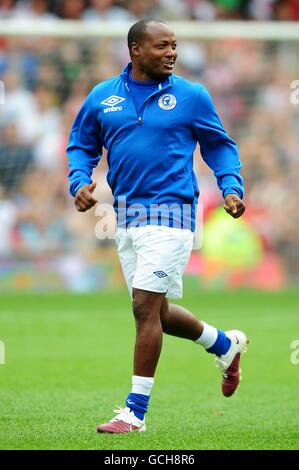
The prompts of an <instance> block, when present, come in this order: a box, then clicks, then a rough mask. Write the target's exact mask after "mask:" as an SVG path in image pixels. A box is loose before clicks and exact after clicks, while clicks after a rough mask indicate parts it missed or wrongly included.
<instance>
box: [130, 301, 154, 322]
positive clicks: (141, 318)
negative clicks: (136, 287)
mask: <svg viewBox="0 0 299 470" xmlns="http://www.w3.org/2000/svg"><path fill="white" fill-rule="evenodd" d="M132 308H133V313H134V317H135V320H136V322H137V323H144V322H146V321H148V320H149V318H150V317H151V312H150V308H149V306H148V304H147V303H146V302H144V301H143V300H141V299H139V298H138V297H135V298H133V302H132Z"/></svg>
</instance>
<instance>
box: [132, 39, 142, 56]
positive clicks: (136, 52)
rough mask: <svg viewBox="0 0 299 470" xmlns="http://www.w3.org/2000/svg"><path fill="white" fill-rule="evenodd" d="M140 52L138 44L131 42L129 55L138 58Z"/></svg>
mask: <svg viewBox="0 0 299 470" xmlns="http://www.w3.org/2000/svg"><path fill="white" fill-rule="evenodd" d="M140 50H141V45H140V44H139V43H138V42H132V44H131V55H132V56H133V57H139V56H140V52H141V51H140Z"/></svg>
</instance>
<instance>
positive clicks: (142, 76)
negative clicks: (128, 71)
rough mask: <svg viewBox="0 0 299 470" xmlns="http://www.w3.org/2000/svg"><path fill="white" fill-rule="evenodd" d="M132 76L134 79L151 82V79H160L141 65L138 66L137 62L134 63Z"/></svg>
mask: <svg viewBox="0 0 299 470" xmlns="http://www.w3.org/2000/svg"><path fill="white" fill-rule="evenodd" d="M132 78H133V80H139V81H141V82H149V81H151V80H156V81H158V79H157V78H155V77H152V76H151V75H149V74H148V73H146V72H144V71H143V70H141V69H140V68H139V67H137V66H136V64H132Z"/></svg>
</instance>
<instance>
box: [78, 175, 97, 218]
mask: <svg viewBox="0 0 299 470" xmlns="http://www.w3.org/2000/svg"><path fill="white" fill-rule="evenodd" d="M96 185H97V183H96V182H95V181H94V182H92V183H91V184H85V185H84V186H81V188H79V189H78V191H77V192H76V195H75V206H76V208H77V210H78V211H79V212H85V211H87V210H88V209H90V208H91V207H93V206H94V205H95V204H96V203H97V202H98V201H97V200H96V199H95V198H94V197H93V195H92V193H93V192H94V190H95V188H96Z"/></svg>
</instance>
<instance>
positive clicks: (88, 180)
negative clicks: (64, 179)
mask: <svg viewBox="0 0 299 470" xmlns="http://www.w3.org/2000/svg"><path fill="white" fill-rule="evenodd" d="M91 182H92V180H91V178H85V179H81V180H79V181H77V182H76V183H73V184H72V185H71V187H70V193H71V195H72V196H74V197H75V196H76V192H77V191H78V189H79V188H81V186H84V185H85V184H91Z"/></svg>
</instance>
